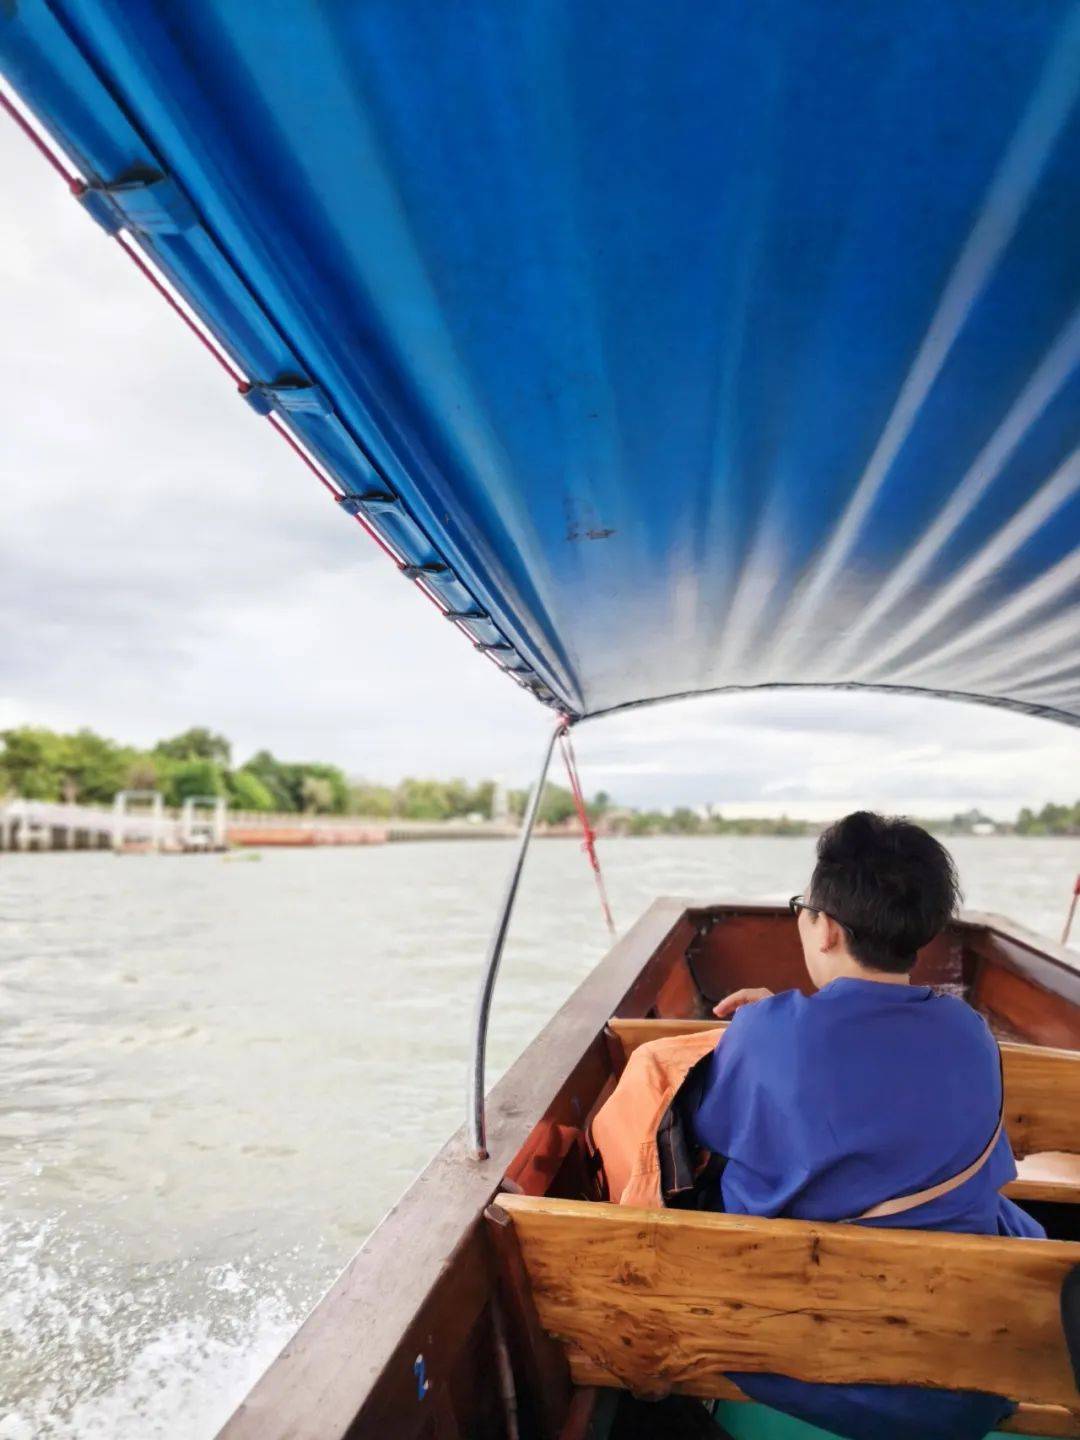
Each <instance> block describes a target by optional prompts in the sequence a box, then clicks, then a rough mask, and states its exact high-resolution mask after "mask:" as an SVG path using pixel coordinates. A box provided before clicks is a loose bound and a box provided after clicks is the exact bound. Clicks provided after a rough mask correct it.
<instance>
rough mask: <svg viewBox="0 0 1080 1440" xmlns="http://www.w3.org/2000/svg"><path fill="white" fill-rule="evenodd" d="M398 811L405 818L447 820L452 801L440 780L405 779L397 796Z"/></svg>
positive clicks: (398, 789) (399, 787)
mask: <svg viewBox="0 0 1080 1440" xmlns="http://www.w3.org/2000/svg"><path fill="white" fill-rule="evenodd" d="M395 801H396V806H395V808H396V810H397V813H398V814H399V815H400V816H401V817H402V818H403V819H405V820H447V819H449V817H450V801H449V799H448V798H447V794H446V786H445V785H443V784H441V783H440V782H439V781H438V780H415V779H413V778H412V777H411V776H410V777H408V778H407V779H405V780H403V781H402V782H401V784H400V785H399V786H398V788H397V795H396V797H395Z"/></svg>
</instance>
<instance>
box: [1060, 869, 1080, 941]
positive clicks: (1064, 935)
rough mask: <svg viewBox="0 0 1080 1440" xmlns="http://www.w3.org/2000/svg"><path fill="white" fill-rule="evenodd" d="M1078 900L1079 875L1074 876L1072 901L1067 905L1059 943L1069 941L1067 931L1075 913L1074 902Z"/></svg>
mask: <svg viewBox="0 0 1080 1440" xmlns="http://www.w3.org/2000/svg"><path fill="white" fill-rule="evenodd" d="M1077 900H1080V875H1078V876H1077V877H1076V884H1075V885H1074V886H1073V893H1072V901H1071V902H1070V905H1069V913H1068V915H1067V916H1066V919H1065V929H1064V930H1063V931H1062V932H1061V943H1062V945H1067V944H1068V943H1069V931H1070V930H1071V929H1072V923H1073V918H1074V916H1075V915H1076V902H1077Z"/></svg>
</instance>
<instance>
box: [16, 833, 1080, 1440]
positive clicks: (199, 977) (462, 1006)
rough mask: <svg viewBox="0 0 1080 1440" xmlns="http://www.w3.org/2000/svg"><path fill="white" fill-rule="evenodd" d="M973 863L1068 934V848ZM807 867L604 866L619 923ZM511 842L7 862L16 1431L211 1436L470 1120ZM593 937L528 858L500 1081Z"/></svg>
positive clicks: (758, 845)
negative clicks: (481, 980)
mask: <svg viewBox="0 0 1080 1440" xmlns="http://www.w3.org/2000/svg"><path fill="white" fill-rule="evenodd" d="M953 850H954V853H955V855H956V858H957V861H958V863H959V866H960V870H961V876H962V879H963V882H964V888H965V891H966V894H967V902H968V904H969V905H971V906H972V907H974V908H979V909H989V910H997V911H999V912H1003V913H1005V914H1008V915H1010V916H1012V917H1013V918H1014V919H1017V920H1020V921H1023V922H1024V923H1026V924H1028V925H1030V926H1031V927H1032V928H1034V929H1036V930H1038V931H1040V932H1042V933H1043V934H1047V935H1051V936H1053V935H1057V934H1058V933H1060V928H1061V924H1062V920H1063V916H1064V911H1065V907H1066V904H1067V898H1068V894H1069V892H1070V889H1071V886H1072V882H1073V879H1074V877H1075V876H1076V873H1077V871H1078V869H1080V842H1078V841H1075V840H1034V839H1032V840H998V839H993V840H974V839H972V840H968V839H964V840H957V841H955V842H954V843H953ZM811 852H812V846H811V842H810V841H808V840H794V839H792V840H783V839H734V838H732V839H726V838H714V839H686V840H676V839H651V840H622V841H611V842H607V843H606V844H605V845H604V846H603V859H604V862H605V873H606V875H607V879H608V884H609V889H610V892H611V898H612V904H613V908H614V910H615V915H616V919H617V920H618V921H619V922H620V924H621V925H622V926H623V927H625V926H627V925H628V924H629V923H630V922H631V921H632V920H633V919H635V918H636V917H637V916H638V914H640V912H641V911H642V910H643V909H644V908H645V907H646V906H647V905H648V904H649V902H650V901H651V900H652V899H653V898H654V897H655V896H657V895H660V894H669V895H686V896H692V897H694V898H696V899H707V898H721V897H724V896H739V897H744V898H752V897H763V896H773V897H775V896H778V895H782V896H785V897H786V896H787V895H789V894H791V893H792V892H794V891H796V890H799V889H801V888H802V886H803V884H804V882H805V880H806V877H807V874H808V871H809V868H810V859H811ZM509 854H510V847H509V844H508V843H507V842H500V841H476V842H472V843H457V844H443V843H438V844H422V845H392V846H385V847H379V848H371V849H342V850H331V849H324V850H318V851H304V850H293V851H280V852H276V853H274V852H265V853H264V854H263V855H262V857H261V858H259V859H257V860H256V859H253V858H250V857H246V856H244V855H239V856H231V857H227V858H226V857H221V856H190V857H164V856H162V857H156V856H155V857H149V856H147V857H134V856H132V857H124V858H120V859H117V858H115V857H113V856H112V855H110V854H55V855H3V856H0V1217H2V1218H0V1440H70V1437H79V1440H98V1437H100V1440H106V1437H108V1440H136V1437H137V1440H209V1437H210V1436H212V1435H213V1434H214V1432H215V1430H216V1429H217V1427H218V1426H219V1425H220V1424H221V1422H222V1421H223V1420H224V1419H225V1417H226V1416H227V1415H228V1414H229V1412H230V1411H231V1409H232V1408H233V1406H234V1405H235V1404H236V1402H237V1401H238V1400H239V1399H240V1398H241V1396H242V1394H243V1393H244V1392H245V1390H246V1389H247V1388H248V1386H249V1385H250V1383H251V1382H252V1381H253V1380H254V1379H255V1378H256V1377H257V1375H258V1374H259V1373H260V1372H261V1370H262V1369H263V1368H264V1367H265V1365H266V1364H267V1363H268V1362H269V1361H270V1360H271V1359H272V1358H273V1356H274V1355H275V1354H276V1352H277V1350H278V1349H279V1348H280V1347H281V1345H282V1344H283V1343H284V1341H285V1340H286V1339H287V1338H288V1336H289V1335H290V1334H291V1333H292V1331H293V1330H294V1329H295V1328H296V1325H297V1324H298V1322H299V1321H300V1319H301V1318H302V1316H303V1314H304V1313H305V1311H306V1310H307V1309H308V1308H309V1307H310V1305H311V1304H312V1303H313V1302H314V1301H315V1300H316V1299H317V1298H318V1296H319V1294H320V1293H321V1292H322V1291H323V1290H324V1289H325V1287H326V1286H327V1284H328V1283H329V1282H330V1280H331V1279H332V1278H333V1277H334V1275H335V1274H336V1273H337V1271H338V1270H339V1269H340V1268H341V1266H342V1265H343V1263H344V1262H345V1261H346V1260H347V1259H348V1258H349V1256H350V1255H351V1254H352V1252H353V1251H354V1250H355V1249H356V1248H357V1246H358V1245H359V1244H360V1242H361V1241H362V1240H363V1239H364V1237H365V1235H366V1234H367V1233H368V1232H369V1231H370V1230H371V1228H372V1227H373V1226H374V1225H375V1224H376V1222H377V1221H378V1219H379V1217H380V1216H381V1215H382V1213H383V1212H384V1211H385V1210H386V1209H387V1207H388V1206H389V1205H390V1204H391V1203H392V1202H393V1200H394V1199H395V1197H396V1196H397V1195H398V1193H399V1192H400V1191H401V1190H402V1189H403V1188H404V1186H405V1185H406V1184H407V1183H408V1181H409V1180H410V1179H411V1178H412V1176H413V1175H414V1174H415V1173H416V1171H417V1170H418V1169H419V1168H420V1167H421V1166H422V1165H423V1164H424V1163H425V1161H426V1160H427V1159H428V1158H429V1156H430V1155H431V1154H432V1153H433V1151H434V1150H435V1149H437V1147H438V1146H439V1144H440V1143H441V1142H442V1140H443V1139H444V1138H445V1137H446V1135H447V1134H448V1133H449V1132H450V1131H451V1130H453V1129H454V1128H455V1127H456V1126H457V1124H458V1123H459V1121H460V1119H461V1117H462V1113H463V1105H464V1100H463V1090H464V1073H465V1054H466V1045H467V1038H468V1030H469V1020H470V1012H471V1006H472V998H473V987H474V984H475V980H476V975H477V967H478V964H479V962H480V958H481V956H482V953H483V949H484V945H485V942H486V939H487V933H488V928H489V926H490V923H491V919H492V914H493V911H494V907H495V905H496V903H497V899H498V896H499V893H500V891H501V886H502V880H503V874H504V870H505V867H506V865H507V862H508V859H509ZM605 949H606V936H605V933H604V930H603V927H602V925H601V922H600V916H599V909H598V905H597V900H596V894H595V891H594V889H593V888H592V881H591V878H590V876H589V873H588V870H587V867H586V863H585V860H584V858H583V856H582V854H581V852H580V850H579V847H578V846H577V845H575V844H570V843H566V842H563V843H555V842H550V841H549V842H537V843H536V844H535V845H534V846H533V850H532V854H531V856H530V860H529V866H528V869H527V872H526V878H525V882H524V885H523V889H522V894H521V897H520V900H519V908H518V914H517V918H516V922H515V926H514V930H513V934H512V940H511V943H510V946H509V948H508V951H507V954H506V957H505V960H504V965H503V976H502V980H501V983H500V990H499V994H498V999H497V1003H496V1010H495V1016H494V1021H493V1034H492V1055H491V1059H492V1064H493V1070H494V1071H495V1072H498V1071H499V1070H500V1069H502V1068H504V1067H505V1066H506V1065H507V1064H508V1063H509V1062H510V1061H511V1060H512V1059H513V1058H514V1056H515V1055H516V1054H517V1053H518V1052H519V1051H520V1050H521V1048H522V1047H523V1046H524V1045H525V1044H526V1043H527V1042H528V1040H529V1039H530V1037H531V1036H532V1035H533V1034H535V1032H536V1031H537V1030H538V1029H539V1027H540V1026H541V1025H542V1024H543V1023H544V1021H545V1020H546V1019H547V1018H548V1017H549V1016H550V1015H551V1014H552V1012H553V1011H554V1010H555V1009H556V1007H557V1006H558V1005H559V1003H560V1002H561V1001H562V1000H563V999H564V998H565V997H566V996H567V995H568V994H569V993H570V991H571V990H572V989H573V988H574V986H575V985H576V984H577V983H578V982H579V981H580V980H581V978H582V977H583V976H584V975H585V973H586V972H587V971H588V969H589V968H590V967H591V966H592V965H593V964H594V963H595V962H596V960H597V959H598V958H599V957H600V956H601V955H602V954H603V952H604V950H605ZM1078 963H1080V957H1078Z"/></svg>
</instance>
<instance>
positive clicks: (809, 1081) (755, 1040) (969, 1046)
mask: <svg viewBox="0 0 1080 1440" xmlns="http://www.w3.org/2000/svg"><path fill="white" fill-rule="evenodd" d="M959 898H960V894H959V887H958V884H957V877H956V871H955V868H954V866H953V862H952V860H951V858H950V856H949V854H948V852H947V851H946V850H945V848H944V847H943V846H942V845H941V844H940V843H939V842H938V841H937V840H935V839H934V838H933V836H931V835H929V834H928V833H927V832H926V831H925V830H923V829H921V828H920V827H919V826H917V825H913V824H911V823H910V822H909V821H907V820H903V819H889V818H886V817H883V816H880V815H874V814H870V813H868V812H865V811H860V812H858V813H856V814H854V815H848V816H847V817H846V818H845V819H843V820H840V821H838V822H837V823H836V824H834V825H833V826H831V827H830V828H829V829H828V830H826V831H825V832H824V834H823V835H822V836H821V838H820V840H819V842H818V847H817V863H816V865H815V867H814V872H813V875H812V876H811V878H810V883H809V886H808V888H807V891H806V894H805V895H803V896H796V897H794V898H793V900H792V901H791V906H792V909H793V910H794V911H795V913H796V914H797V916H798V927H799V939H800V941H801V942H802V949H803V954H804V956H805V959H806V968H807V970H808V971H809V974H810V979H811V981H812V983H813V985H814V986H815V987H816V988H815V993H814V994H813V995H810V996H806V995H803V994H801V993H800V992H798V991H795V990H790V991H786V992H784V993H783V994H780V995H773V994H772V993H771V992H770V991H768V990H740V991H738V992H736V993H735V994H733V995H729V996H728V997H727V998H726V999H725V1000H724V1001H722V1002H721V1003H720V1004H719V1005H718V1006H717V1007H716V1014H717V1015H718V1016H720V1017H721V1018H726V1017H728V1016H731V1017H732V1023H731V1025H730V1026H729V1028H728V1031H727V1033H726V1034H725V1036H724V1038H723V1040H722V1041H721V1042H720V1044H719V1045H718V1046H717V1047H716V1050H715V1051H714V1052H713V1054H712V1055H711V1057H710V1058H709V1060H708V1061H707V1062H706V1063H704V1064H703V1065H702V1066H700V1067H699V1070H698V1072H696V1074H695V1076H694V1077H693V1081H692V1087H691V1090H690V1092H689V1094H688V1095H687V1096H686V1097H685V1102H684V1105H683V1112H684V1116H685V1118H686V1119H687V1120H688V1122H689V1124H690V1128H691V1130H692V1132H693V1135H694V1138H695V1139H696V1140H697V1142H698V1143H699V1144H700V1145H702V1146H704V1147H705V1148H706V1149H708V1150H709V1151H711V1152H712V1153H713V1154H714V1155H717V1156H721V1157H724V1158H725V1159H726V1164H725V1166H724V1168H723V1171H722V1173H721V1175H720V1177H719V1179H718V1180H717V1181H715V1182H714V1189H713V1192H712V1194H711V1195H710V1197H709V1202H708V1203H710V1204H711V1206H712V1208H715V1209H722V1210H725V1211H728V1212H731V1213H734V1214H744V1215H785V1216H790V1217H792V1218H795V1219H799V1220H857V1219H859V1217H861V1216H862V1215H863V1212H865V1211H867V1210H869V1209H871V1208H872V1207H875V1206H877V1205H880V1204H882V1202H885V1201H889V1200H893V1199H898V1198H900V1197H906V1196H911V1195H914V1194H915V1193H916V1192H919V1191H922V1190H925V1189H928V1188H929V1187H931V1186H935V1185H938V1184H939V1183H941V1182H944V1181H948V1180H950V1179H952V1178H953V1177H956V1176H958V1175H961V1174H962V1173H963V1172H964V1171H965V1170H966V1169H967V1168H968V1167H969V1166H972V1165H973V1164H974V1163H975V1162H976V1161H977V1160H978V1159H979V1157H980V1156H983V1155H984V1154H986V1153H987V1152H988V1154H987V1158H985V1160H984V1163H982V1164H981V1166H979V1168H978V1169H977V1170H976V1171H975V1173H974V1174H972V1175H971V1176H970V1177H969V1178H968V1179H967V1180H965V1181H964V1182H963V1183H961V1184H959V1185H956V1186H955V1187H954V1188H952V1189H950V1190H949V1191H948V1193H946V1194H943V1195H940V1196H939V1197H938V1198H935V1199H932V1200H930V1201H929V1202H928V1203H923V1204H921V1205H918V1206H917V1207H916V1208H913V1209H907V1210H904V1211H902V1212H901V1213H899V1214H895V1215H890V1216H884V1217H880V1218H875V1219H866V1220H860V1223H863V1224H871V1225H880V1226H890V1225H892V1226H900V1227H903V1228H905V1229H926V1230H956V1231H963V1232H965V1233H969V1234H983V1235H1011V1236H1017V1237H1025V1238H1031V1239H1036V1238H1044V1237H1045V1232H1044V1231H1043V1229H1042V1227H1041V1226H1040V1225H1038V1224H1037V1223H1036V1222H1035V1221H1034V1220H1032V1219H1031V1217H1030V1216H1028V1215H1027V1214H1025V1212H1024V1211H1023V1210H1021V1209H1020V1208H1019V1206H1017V1205H1015V1204H1014V1203H1013V1202H1012V1201H1010V1200H1008V1199H1007V1198H1006V1197H1005V1196H1003V1195H1002V1194H1001V1193H1000V1191H1001V1187H1002V1186H1003V1185H1005V1184H1006V1183H1007V1182H1008V1181H1009V1180H1012V1179H1013V1178H1014V1177H1015V1175H1016V1164H1015V1161H1014V1159H1013V1155H1012V1150H1011V1148H1010V1146H1009V1141H1008V1137H1007V1136H1006V1134H1005V1133H1004V1131H1003V1130H1002V1132H1001V1134H1000V1137H999V1138H998V1139H997V1141H996V1143H994V1144H993V1145H992V1147H991V1145H990V1142H991V1140H992V1139H993V1136H994V1133H995V1130H996V1129H997V1126H998V1122H999V1119H1000V1115H1001V1101H1002V1093H1001V1064H1000V1057H999V1053H998V1048H997V1044H996V1042H995V1041H994V1038H993V1036H992V1035H991V1034H990V1031H989V1029H988V1028H987V1025H986V1022H985V1021H984V1020H983V1019H982V1017H981V1016H980V1015H978V1014H977V1013H976V1011H974V1010H973V1009H971V1007H970V1006H968V1005H966V1004H965V1003H964V1002H963V1001H962V1000H959V999H957V998H955V997H953V996H949V995H939V994H935V992H934V991H933V990H932V989H931V988H930V987H929V986H926V985H913V984H912V983H911V974H910V972H911V969H912V967H913V966H914V964H915V957H916V951H917V950H919V949H920V948H921V947H922V946H924V945H926V944H927V943H928V942H929V941H931V940H932V939H933V938H934V936H935V935H937V934H938V932H939V931H940V930H941V929H942V928H943V927H944V926H945V924H946V923H947V921H948V920H949V918H950V917H951V916H952V914H953V912H954V910H955V907H956V904H957V902H958V900H959ZM731 1378H732V1379H733V1380H734V1381H735V1383H736V1384H737V1385H738V1386H739V1387H740V1388H741V1389H742V1390H744V1391H745V1392H746V1394H747V1395H749V1396H750V1397H751V1398H752V1399H754V1400H757V1401H759V1402H760V1403H762V1404H765V1405H770V1406H772V1407H774V1408H775V1409H777V1410H781V1411H784V1412H786V1413H787V1414H789V1415H794V1416H796V1417H798V1418H799V1419H802V1420H806V1421H808V1422H810V1423H812V1424H815V1425H818V1426H820V1427H821V1428H822V1429H825V1430H828V1431H831V1432H832V1433H833V1434H835V1435H840V1436H844V1437H847V1440H979V1437H982V1436H984V1435H986V1434H987V1433H988V1432H989V1431H990V1430H992V1429H994V1427H995V1425H996V1424H998V1423H999V1422H1000V1421H1001V1419H1002V1418H1003V1417H1004V1416H1006V1415H1008V1414H1009V1413H1010V1411H1011V1409H1012V1408H1013V1407H1012V1405H1011V1403H1010V1402H1009V1401H1008V1400H1007V1399H1004V1398H1003V1397H1000V1396H995V1395H985V1394H981V1393H978V1392H973V1391H945V1390H932V1389H925V1388H918V1387H914V1386H899V1385H843V1386H840V1385H819V1384H810V1383H807V1382H805V1381H799V1380H793V1379H789V1378H787V1377H784V1376H780V1375H762V1374H743V1373H738V1374H733V1375H732V1376H731Z"/></svg>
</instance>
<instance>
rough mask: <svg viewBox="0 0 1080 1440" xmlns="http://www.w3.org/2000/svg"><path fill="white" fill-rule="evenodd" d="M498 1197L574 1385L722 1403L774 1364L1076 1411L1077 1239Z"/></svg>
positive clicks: (800, 1373) (829, 1377) (811, 1375)
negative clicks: (1064, 1316)
mask: <svg viewBox="0 0 1080 1440" xmlns="http://www.w3.org/2000/svg"><path fill="white" fill-rule="evenodd" d="M500 1204H501V1205H502V1206H504V1207H505V1209H506V1210H507V1212H508V1213H509V1214H510V1216H511V1218H512V1220H513V1223H514V1226H515V1228H516V1230H517V1232H518V1235H519V1238H520V1243H521V1250H522V1254H523V1256H524V1259H525V1264H526V1267H527V1269H528V1272H529V1278H530V1280H531V1283H532V1287H533V1294H534V1297H535V1300H536V1307H537V1311H538V1313H539V1315H540V1319H541V1321H542V1323H543V1325H544V1327H545V1328H546V1329H547V1330H548V1331H550V1332H551V1333H552V1334H553V1335H556V1336H559V1337H560V1338H562V1339H564V1340H568V1341H570V1342H571V1344H572V1346H573V1348H572V1349H571V1351H570V1353H569V1356H568V1358H569V1359H570V1364H571V1374H572V1375H573V1378H574V1381H575V1383H577V1384H599V1383H605V1384H608V1385H620V1386H624V1387H626V1388H630V1389H633V1390H636V1391H638V1392H639V1393H646V1394H648V1393H652V1394H658V1393H665V1392H667V1391H669V1390H674V1391H678V1392H681V1393H684V1394H690V1395H699V1396H710V1395H715V1394H716V1393H717V1386H718V1384H719V1382H720V1380H721V1378H722V1377H723V1375H724V1373H725V1372H726V1371H728V1370H764V1371H779V1372H781V1373H785V1374H790V1375H794V1376H796V1377H798V1378H800V1379H804V1380H817V1381H824V1382H835V1383H849V1382H864V1383H873V1384H896V1383H906V1384H916V1385H934V1386H940V1387H944V1388H947V1389H959V1388H972V1389H985V1390H993V1391H996V1392H998V1393H1003V1394H1007V1395H1010V1396H1013V1397H1014V1398H1016V1399H1019V1400H1024V1401H1029V1402H1032V1403H1035V1404H1045V1405H1065V1406H1067V1407H1072V1408H1077V1407H1080V1395H1078V1394H1077V1391H1076V1388H1075V1385H1074V1382H1073V1375H1072V1368H1071V1366H1070V1364H1069V1357H1068V1354H1067V1352H1066V1348H1065V1341H1064V1338H1063V1335H1062V1332H1061V1322H1060V1317H1059V1308H1058V1307H1059V1296H1060V1292H1061V1284H1062V1281H1063V1280H1064V1277H1065V1275H1066V1274H1067V1273H1068V1272H1069V1271H1070V1270H1071V1269H1072V1267H1073V1266H1074V1265H1076V1264H1080V1244H1072V1243H1069V1242H1066V1241H1056V1240H1046V1241H1038V1242H1034V1241H1022V1240H1009V1239H1001V1238H998V1237H996V1236H982V1235H952V1234H943V1233H940V1232H932V1231H910V1230H891V1231H888V1230H871V1229H867V1228H865V1227H861V1226H857V1225H815V1224H807V1223H805V1222H801V1221H796V1220H760V1219H756V1218H750V1217H746V1216H734V1215H711V1214H699V1213H695V1212H686V1211H683V1212H680V1211H645V1210H631V1209H627V1208H624V1207H621V1206H617V1205H599V1204H587V1203H581V1202H575V1201H568V1200H546V1199H539V1198H535V1197H532V1196H524V1195H520V1196H518V1195H507V1196H503V1197H501V1199H500ZM581 1354H584V1355H586V1356H588V1357H589V1361H590V1369H589V1372H588V1374H584V1373H582V1372H581V1371H580V1369H578V1370H575V1356H577V1355H581Z"/></svg>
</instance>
